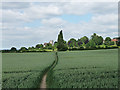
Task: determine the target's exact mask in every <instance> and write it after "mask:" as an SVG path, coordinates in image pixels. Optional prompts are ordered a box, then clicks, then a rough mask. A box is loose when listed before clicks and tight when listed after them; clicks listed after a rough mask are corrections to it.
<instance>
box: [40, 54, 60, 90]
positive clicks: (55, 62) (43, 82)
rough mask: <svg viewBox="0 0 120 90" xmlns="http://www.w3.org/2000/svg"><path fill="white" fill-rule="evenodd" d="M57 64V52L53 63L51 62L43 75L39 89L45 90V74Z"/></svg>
mask: <svg viewBox="0 0 120 90" xmlns="http://www.w3.org/2000/svg"><path fill="white" fill-rule="evenodd" d="M57 62H58V55H57V52H55V61H54V62H53V64H52V65H51V67H50V68H49V69H48V70H47V72H46V73H45V74H44V75H43V77H42V81H41V84H40V89H44V90H46V88H47V85H46V78H47V73H48V72H49V71H50V70H52V69H53V68H54V67H55V66H56V64H57Z"/></svg>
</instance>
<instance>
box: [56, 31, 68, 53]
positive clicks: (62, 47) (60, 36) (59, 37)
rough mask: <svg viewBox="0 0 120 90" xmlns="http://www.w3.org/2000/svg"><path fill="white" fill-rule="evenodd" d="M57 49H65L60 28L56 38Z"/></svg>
mask: <svg viewBox="0 0 120 90" xmlns="http://www.w3.org/2000/svg"><path fill="white" fill-rule="evenodd" d="M57 42H58V43H57V49H58V51H65V50H67V45H66V44H65V41H64V40H63V33H62V30H61V31H60V33H59V35H58V40H57Z"/></svg>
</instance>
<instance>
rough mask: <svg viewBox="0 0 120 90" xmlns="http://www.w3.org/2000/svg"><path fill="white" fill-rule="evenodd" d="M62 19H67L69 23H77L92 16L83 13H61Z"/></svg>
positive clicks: (85, 20)
mask: <svg viewBox="0 0 120 90" xmlns="http://www.w3.org/2000/svg"><path fill="white" fill-rule="evenodd" d="M60 17H61V18H62V19H63V20H65V21H68V22H70V23H79V22H89V21H90V20H91V18H92V14H89V13H87V14H85V15H74V14H73V15H72V14H63V15H62V16H60Z"/></svg>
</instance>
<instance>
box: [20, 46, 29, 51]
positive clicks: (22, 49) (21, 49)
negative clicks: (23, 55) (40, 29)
mask: <svg viewBox="0 0 120 90" xmlns="http://www.w3.org/2000/svg"><path fill="white" fill-rule="evenodd" d="M27 50H28V49H27V48H26V47H21V48H20V52H25V51H27Z"/></svg>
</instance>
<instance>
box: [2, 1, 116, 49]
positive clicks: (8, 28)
mask: <svg viewBox="0 0 120 90" xmlns="http://www.w3.org/2000/svg"><path fill="white" fill-rule="evenodd" d="M18 4H19V5H18ZM27 4H28V5H27ZM2 12H3V13H2V14H3V28H2V29H3V48H10V47H11V46H15V47H17V48H20V47H21V46H24V45H25V46H31V45H35V44H37V43H44V42H48V41H49V40H57V35H58V33H59V30H60V29H61V28H63V32H64V38H65V40H68V39H70V38H76V39H78V38H80V37H82V36H85V35H86V36H88V37H90V36H91V34H93V33H97V34H99V35H102V36H104V37H106V36H110V37H116V36H117V35H118V33H117V31H118V26H117V24H118V23H117V21H118V17H117V3H79V2H77V3H37V4H36V3H6V5H4V6H3V11H2ZM64 14H68V15H69V14H71V15H84V14H92V17H91V20H90V21H89V22H79V23H77V24H76V23H70V22H69V21H65V20H63V19H62V18H61V17H60V16H61V15H64ZM34 20H39V21H40V22H41V24H42V25H41V26H39V27H32V26H31V27H29V26H24V23H27V22H32V21H34Z"/></svg>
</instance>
